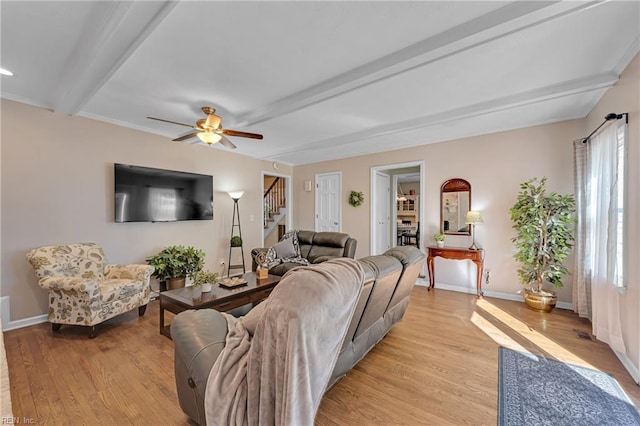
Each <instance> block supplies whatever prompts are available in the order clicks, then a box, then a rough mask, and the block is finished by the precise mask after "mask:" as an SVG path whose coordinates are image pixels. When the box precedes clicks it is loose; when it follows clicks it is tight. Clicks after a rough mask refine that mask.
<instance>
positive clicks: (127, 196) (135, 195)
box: [114, 163, 213, 222]
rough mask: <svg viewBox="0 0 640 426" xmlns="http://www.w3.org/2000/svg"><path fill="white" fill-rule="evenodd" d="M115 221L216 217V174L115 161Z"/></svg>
mask: <svg viewBox="0 0 640 426" xmlns="http://www.w3.org/2000/svg"><path fill="white" fill-rule="evenodd" d="M114 177H115V203H114V205H115V221H116V222H174V221H178V220H212V219H213V176H210V175H201V174H198V173H188V172H179V171H175V170H164V169H154V168H151V167H140V166H131V165H127V164H118V163H115V164H114Z"/></svg>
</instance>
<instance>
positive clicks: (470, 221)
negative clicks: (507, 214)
mask: <svg viewBox="0 0 640 426" xmlns="http://www.w3.org/2000/svg"><path fill="white" fill-rule="evenodd" d="M482 222H483V221H482V215H481V214H480V212H474V211H469V212H467V215H466V216H465V217H464V223H466V224H467V225H475V224H476V223H482Z"/></svg>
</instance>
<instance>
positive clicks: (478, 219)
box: [464, 211, 482, 250]
mask: <svg viewBox="0 0 640 426" xmlns="http://www.w3.org/2000/svg"><path fill="white" fill-rule="evenodd" d="M464 223H466V224H467V225H470V226H471V235H472V238H473V242H472V244H471V247H469V250H478V247H477V246H476V224H477V223H482V215H481V214H480V212H474V211H468V212H467V215H466V216H465V218H464Z"/></svg>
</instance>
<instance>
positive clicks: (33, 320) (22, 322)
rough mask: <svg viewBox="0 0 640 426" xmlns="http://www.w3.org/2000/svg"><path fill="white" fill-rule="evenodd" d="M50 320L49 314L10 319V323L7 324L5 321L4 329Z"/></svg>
mask: <svg viewBox="0 0 640 426" xmlns="http://www.w3.org/2000/svg"><path fill="white" fill-rule="evenodd" d="M48 320H49V316H48V315H47V314H43V315H38V316H35V317H31V318H23V319H20V320H16V321H9V323H8V324H7V325H6V326H5V325H4V322H3V323H2V328H3V331H9V330H15V329H18V328H22V327H29V326H30V325H36V324H42V323H43V322H47V321H48Z"/></svg>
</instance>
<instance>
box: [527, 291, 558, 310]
mask: <svg viewBox="0 0 640 426" xmlns="http://www.w3.org/2000/svg"><path fill="white" fill-rule="evenodd" d="M557 301H558V296H557V295H556V294H555V293H554V292H546V291H545V292H543V293H536V292H535V291H533V290H531V289H528V288H525V289H524V303H525V304H526V305H527V307H528V308H529V309H532V310H534V311H538V312H551V311H552V310H553V308H555V307H556V302H557Z"/></svg>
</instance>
